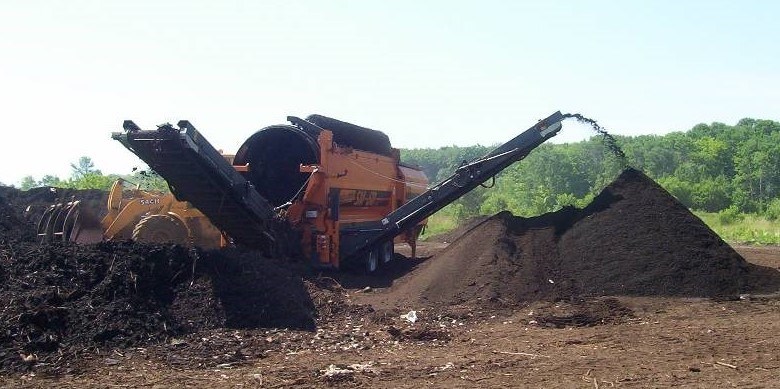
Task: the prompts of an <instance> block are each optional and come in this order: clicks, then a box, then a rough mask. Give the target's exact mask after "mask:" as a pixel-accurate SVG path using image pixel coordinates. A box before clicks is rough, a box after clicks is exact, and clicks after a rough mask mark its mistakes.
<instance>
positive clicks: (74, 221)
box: [37, 201, 103, 243]
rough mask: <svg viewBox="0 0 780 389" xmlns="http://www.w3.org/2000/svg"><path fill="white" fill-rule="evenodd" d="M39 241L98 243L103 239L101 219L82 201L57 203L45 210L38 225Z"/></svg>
mask: <svg viewBox="0 0 780 389" xmlns="http://www.w3.org/2000/svg"><path fill="white" fill-rule="evenodd" d="M37 234H38V241H39V242H40V243H48V242H55V241H60V242H75V243H97V242H100V241H101V240H102V239H103V229H102V227H101V225H100V220H99V219H98V218H97V217H96V216H95V215H93V214H92V213H91V212H89V210H87V209H85V207H83V206H82V205H81V201H70V202H67V203H57V204H54V205H52V206H50V207H49V208H48V209H46V211H44V213H43V215H42V216H41V219H40V220H39V221H38V227H37Z"/></svg>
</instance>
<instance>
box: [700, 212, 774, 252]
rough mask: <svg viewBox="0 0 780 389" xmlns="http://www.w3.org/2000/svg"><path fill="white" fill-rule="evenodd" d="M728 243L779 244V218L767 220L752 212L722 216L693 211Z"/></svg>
mask: <svg viewBox="0 0 780 389" xmlns="http://www.w3.org/2000/svg"><path fill="white" fill-rule="evenodd" d="M693 213H694V214H695V215H696V216H698V217H699V219H701V220H702V221H704V223H706V224H707V225H708V226H709V227H710V228H712V230H713V231H715V232H716V233H717V234H718V235H720V237H721V238H722V239H723V240H725V241H726V242H729V243H743V244H758V245H780V220H774V221H772V220H769V219H767V218H765V217H762V216H758V215H753V214H741V215H740V217H738V218H736V219H734V218H724V217H723V216H722V215H720V214H718V213H710V212H699V211H694V212H693Z"/></svg>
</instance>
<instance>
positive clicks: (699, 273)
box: [390, 169, 780, 305]
mask: <svg viewBox="0 0 780 389" xmlns="http://www.w3.org/2000/svg"><path fill="white" fill-rule="evenodd" d="M779 280H780V277H778V272H777V271H776V270H773V269H768V268H762V267H759V266H754V265H750V264H748V263H747V262H746V261H745V260H744V259H743V258H742V257H741V256H740V255H739V254H737V253H736V252H735V251H734V250H733V249H732V248H731V247H730V246H729V245H728V244H726V243H725V242H724V241H723V240H721V239H720V237H718V235H717V234H715V233H714V232H713V231H712V230H710V229H709V228H708V227H707V226H706V225H705V224H704V223H703V222H702V221H701V220H700V219H698V218H697V217H696V216H695V215H693V214H692V213H691V212H690V211H689V210H688V209H687V208H686V207H685V206H683V205H682V204H680V203H679V202H678V201H677V200H676V199H675V198H674V197H673V196H672V195H670V194H669V193H668V192H667V191H666V190H664V189H663V188H661V187H660V186H659V185H658V184H657V183H655V182H654V181H653V180H651V179H650V178H648V177H647V176H645V175H644V174H643V173H641V172H639V171H637V170H634V169H627V170H625V171H624V172H623V173H622V174H621V175H620V176H619V177H618V178H617V179H616V180H615V181H614V182H613V183H611V184H610V185H609V186H607V187H606V188H605V189H604V190H603V191H602V192H601V193H600V194H599V195H598V196H597V197H596V198H595V199H594V201H593V202H592V203H591V204H589V205H588V206H587V207H585V208H584V209H576V208H564V209H561V210H560V211H558V212H554V213H549V214H545V215H542V216H539V217H534V218H522V217H516V216H513V215H512V214H510V213H509V212H501V213H498V214H497V215H495V216H493V217H490V218H488V219H487V220H485V221H483V222H481V223H479V224H478V225H476V226H475V227H474V228H472V229H471V230H470V231H468V232H466V233H465V234H464V235H463V236H461V237H460V238H459V239H457V240H455V241H454V242H453V243H452V244H451V245H450V246H449V247H448V248H447V249H446V250H445V251H444V252H442V253H441V254H440V255H438V256H437V257H436V258H435V259H434V260H432V261H430V262H429V263H427V264H426V265H425V266H423V267H422V268H421V269H420V270H419V271H417V272H415V274H414V275H413V277H410V278H408V279H405V280H402V282H399V284H398V287H397V288H395V290H393V291H391V293H392V296H390V298H393V299H396V300H397V301H399V302H401V303H406V304H429V305H442V304H450V305H454V304H463V303H480V302H498V303H510V304H512V303H518V302H523V301H535V300H575V299H580V298H584V297H588V296H610V295H634V296H699V297H729V298H730V297H733V296H737V295H738V294H740V293H744V292H749V291H757V290H761V289H767V288H768V289H772V288H777V287H778V285H780V281H779ZM759 281H760V282H759Z"/></svg>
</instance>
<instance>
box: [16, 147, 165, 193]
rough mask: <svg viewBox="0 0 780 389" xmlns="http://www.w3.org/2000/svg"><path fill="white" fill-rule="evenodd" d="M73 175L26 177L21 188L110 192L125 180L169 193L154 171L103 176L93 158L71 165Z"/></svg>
mask: <svg viewBox="0 0 780 389" xmlns="http://www.w3.org/2000/svg"><path fill="white" fill-rule="evenodd" d="M70 169H71V174H70V177H67V178H60V177H59V176H56V175H51V174H47V175H44V176H43V177H41V178H40V179H36V178H35V177H33V176H25V177H24V178H22V181H21V182H20V185H19V188H20V189H21V190H28V189H32V188H38V187H46V186H50V187H55V188H68V189H100V190H109V189H110V188H111V185H113V183H114V181H116V180H117V179H120V178H121V179H124V180H126V181H129V182H132V183H135V184H137V185H138V186H139V187H140V188H142V189H145V190H154V191H160V192H167V191H168V184H167V183H166V182H165V180H164V179H163V178H162V177H160V176H159V175H158V174H156V173H155V172H153V171H147V170H138V169H133V170H134V171H133V172H132V173H131V174H128V175H118V174H107V175H106V174H103V172H101V171H100V169H97V168H96V167H95V163H94V162H93V161H92V158H90V157H87V156H83V157H81V158H79V160H78V162H76V163H71V164H70Z"/></svg>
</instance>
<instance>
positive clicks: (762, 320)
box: [0, 242, 780, 388]
mask: <svg viewBox="0 0 780 389" xmlns="http://www.w3.org/2000/svg"><path fill="white" fill-rule="evenodd" d="M445 247H446V243H434V242H431V243H424V244H423V247H421V250H420V252H421V254H422V255H421V256H422V257H424V258H431V256H432V255H434V254H435V253H437V252H440V251H441V250H442V249H444V248H445ZM735 249H736V250H737V252H739V254H740V255H742V256H743V257H744V258H745V259H746V260H748V261H749V262H750V263H753V264H757V265H762V266H767V267H770V268H774V269H780V247H748V246H737V247H735ZM399 251H401V252H402V253H404V251H403V248H401V246H399ZM429 260H430V259H429ZM421 262H424V261H420V260H410V259H400V260H399V261H397V262H396V263H395V264H394V265H393V266H394V269H395V270H396V273H393V272H390V273H389V274H390V275H389V276H388V278H385V279H377V278H370V277H362V276H355V275H333V274H330V275H328V276H333V277H336V278H338V280H337V281H338V282H339V284H340V285H342V286H343V287H344V290H343V292H344V293H345V294H346V296H347V299H348V301H347V303H348V304H347V305H348V306H349V307H352V308H349V309H342V310H341V311H340V312H339V313H338V314H337V315H334V316H332V317H330V318H329V320H327V321H326V322H323V323H320V324H319V325H318V327H317V329H316V330H314V331H305V330H300V331H296V330H268V329H255V330H239V329H215V330H213V331H206V332H199V333H197V334H193V335H191V336H189V337H184V338H181V339H173V340H171V341H169V342H168V343H167V344H164V345H159V346H150V347H147V348H117V349H112V350H94V351H93V352H94V354H89V353H86V354H83V355H81V356H80V358H81V360H82V361H83V362H82V363H83V365H82V366H81V369H79V372H78V373H74V374H72V375H64V376H47V375H44V374H40V373H39V374H36V373H30V372H27V373H3V375H2V376H0V383H2V386H3V387H152V388H167V387H206V386H211V387H263V388H274V387H369V386H370V387H380V388H381V387H387V388H413V387H414V388H416V387H447V388H451V387H464V388H465V387H469V388H471V387H564V388H591V387H599V388H604V387H669V386H683V387H702V388H712V387H778V386H780V383H778V380H777V377H778V376H780V295H778V294H765V295H743V296H740V298H739V299H728V300H724V299H707V298H685V297H615V298H610V297H599V298H594V299H590V300H585V301H575V302H571V303H564V302H557V303H551V302H537V303H531V304H528V305H524V306H513V307H511V308H508V307H501V306H497V307H495V308H489V307H484V306H483V307H481V308H477V309H471V308H467V307H457V306H455V307H446V308H442V309H422V310H417V311H416V312H415V313H416V316H417V320H416V321H415V322H414V323H411V322H410V321H409V320H408V319H407V318H408V317H409V315H408V314H407V313H408V311H411V310H416V309H417V308H416V307H413V306H410V307H405V308H399V307H393V306H392V304H385V306H382V305H381V304H379V305H375V306H373V308H371V307H369V306H368V305H366V304H367V303H372V305H373V304H375V303H376V301H381V300H382V297H381V296H382V294H383V293H386V290H387V288H388V287H389V286H390V284H392V279H394V278H397V277H398V275H399V274H402V273H406V272H410V271H414V269H415V267H417V266H418V265H419V264H420V263H421ZM327 280H328V277H326V276H323V277H322V282H323V283H325V282H327ZM367 285H368V287H366V286H367ZM402 315H404V316H406V317H407V318H402V317H401V316H402ZM209 341H210V342H211V343H212V345H213V344H217V345H218V346H219V345H221V344H224V350H225V354H222V355H220V354H217V355H214V356H213V361H210V360H203V359H202V358H201V360H193V359H192V358H189V359H188V358H187V356H188V355H201V354H199V353H198V350H194V349H195V348H197V347H200V345H202V344H204V342H209ZM227 354H230V355H227ZM237 354H241V358H236V355H237ZM231 360H232V361H234V362H230V361H231ZM224 361H227V362H224ZM215 362H221V363H216V364H215Z"/></svg>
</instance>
